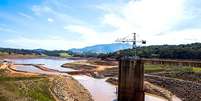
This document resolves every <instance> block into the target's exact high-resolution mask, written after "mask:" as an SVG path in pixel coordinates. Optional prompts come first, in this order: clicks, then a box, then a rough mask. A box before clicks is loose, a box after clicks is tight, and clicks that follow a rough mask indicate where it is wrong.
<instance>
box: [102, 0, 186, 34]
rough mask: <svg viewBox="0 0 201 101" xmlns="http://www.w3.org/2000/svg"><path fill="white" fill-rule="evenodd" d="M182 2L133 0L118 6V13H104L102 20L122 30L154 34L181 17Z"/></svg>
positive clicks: (168, 26)
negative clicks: (120, 6)
mask: <svg viewBox="0 0 201 101" xmlns="http://www.w3.org/2000/svg"><path fill="white" fill-rule="evenodd" d="M183 2H184V0H176V1H175V0H140V1H135V0H133V1H130V2H128V3H127V4H125V5H124V6H123V7H122V8H120V9H119V12H118V13H116V12H114V13H111V11H110V12H109V13H106V14H105V15H104V17H103V21H104V23H105V24H108V25H110V26H113V27H115V28H117V29H118V30H120V31H123V32H133V31H136V32H138V33H145V34H156V33H160V32H164V31H167V30H169V29H171V26H173V25H174V24H175V23H176V22H177V21H178V20H180V19H181V18H182V15H183ZM114 9H115V8H114Z"/></svg>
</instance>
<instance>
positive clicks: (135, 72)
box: [118, 58, 144, 101]
mask: <svg viewBox="0 0 201 101" xmlns="http://www.w3.org/2000/svg"><path fill="white" fill-rule="evenodd" d="M118 84H119V85H118V101H144V63H143V61H142V60H141V59H134V58H122V59H121V60H120V61H119V83H118Z"/></svg>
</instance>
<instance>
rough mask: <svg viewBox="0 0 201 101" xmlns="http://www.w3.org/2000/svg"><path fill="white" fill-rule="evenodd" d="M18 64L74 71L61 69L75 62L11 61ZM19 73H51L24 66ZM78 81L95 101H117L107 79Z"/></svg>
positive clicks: (153, 100)
mask: <svg viewBox="0 0 201 101" xmlns="http://www.w3.org/2000/svg"><path fill="white" fill-rule="evenodd" d="M11 61H13V62H14V63H16V64H44V66H45V67H47V68H50V69H55V70H59V71H65V72H66V71H74V70H73V69H70V68H63V67H61V65H62V64H64V63H68V62H73V60H68V59H13V60H11ZM16 70H18V71H25V72H34V73H40V74H49V73H50V72H47V71H43V70H41V69H38V68H36V67H34V66H24V65H23V66H22V65H19V66H17V67H16ZM73 78H75V79H76V80H78V81H79V82H80V83H81V84H82V85H83V86H84V87H85V88H86V89H88V90H89V92H90V93H91V95H92V97H93V99H94V100H95V101H115V100H116V99H117V95H116V86H114V85H111V84H109V83H107V82H105V80H106V79H95V78H92V77H89V76H85V75H76V76H73ZM145 101H166V100H164V99H162V98H160V97H155V96H152V95H146V97H145Z"/></svg>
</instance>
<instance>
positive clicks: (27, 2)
mask: <svg viewBox="0 0 201 101" xmlns="http://www.w3.org/2000/svg"><path fill="white" fill-rule="evenodd" d="M133 32H135V33H137V39H138V40H146V41H147V45H163V44H170V45H171V44H187V43H194V42H201V37H200V36H201V0H0V47H7V48H8V47H9V48H24V49H39V48H42V49H48V50H61V49H62V50H67V49H70V48H81V47H85V46H91V45H95V44H106V43H114V42H115V40H116V39H118V38H122V37H126V36H129V37H131V33H133Z"/></svg>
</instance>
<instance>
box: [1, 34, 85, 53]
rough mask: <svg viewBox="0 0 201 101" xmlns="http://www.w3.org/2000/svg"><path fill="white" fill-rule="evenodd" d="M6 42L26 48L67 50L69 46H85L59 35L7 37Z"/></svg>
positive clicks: (15, 46) (16, 46)
mask: <svg viewBox="0 0 201 101" xmlns="http://www.w3.org/2000/svg"><path fill="white" fill-rule="evenodd" d="M4 43H6V44H10V45H11V46H13V47H14V48H20V47H23V48H26V49H38V48H43V49H49V50H54V49H56V50H59V49H63V50H67V49H69V48H72V46H73V47H75V48H76V47H80V46H83V44H82V43H79V42H74V41H73V42H72V41H68V40H66V39H64V38H61V37H58V36H55V37H53V36H51V37H47V38H41V39H34V38H27V37H18V38H14V39H7V40H5V41H4Z"/></svg>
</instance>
